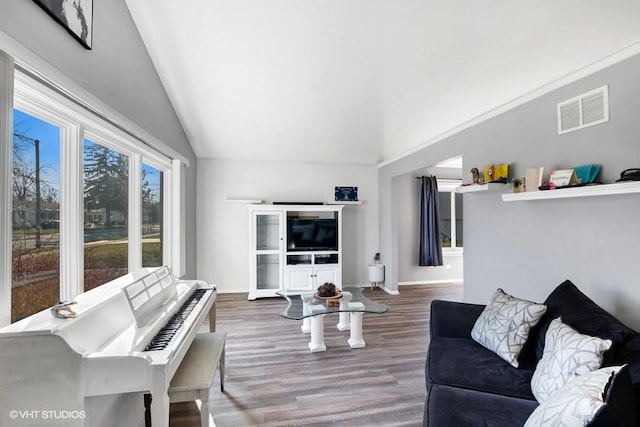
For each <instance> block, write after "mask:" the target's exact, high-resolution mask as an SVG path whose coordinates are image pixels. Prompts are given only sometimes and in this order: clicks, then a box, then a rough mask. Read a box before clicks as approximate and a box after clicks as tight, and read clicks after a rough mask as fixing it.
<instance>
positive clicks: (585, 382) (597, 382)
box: [524, 366, 622, 427]
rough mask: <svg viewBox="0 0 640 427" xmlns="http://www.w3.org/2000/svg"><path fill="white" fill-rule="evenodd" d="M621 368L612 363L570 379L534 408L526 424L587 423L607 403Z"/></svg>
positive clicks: (568, 424) (527, 425) (535, 425)
mask: <svg viewBox="0 0 640 427" xmlns="http://www.w3.org/2000/svg"><path fill="white" fill-rule="evenodd" d="M621 368H622V366H610V367H607V368H602V369H598V370H597V371H592V372H589V373H588V374H585V375H582V376H579V377H576V378H573V379H570V380H569V382H567V383H566V384H565V385H564V386H562V387H561V388H559V389H558V390H556V391H555V392H553V393H552V394H551V395H550V396H549V398H548V399H547V400H545V401H544V403H542V404H541V405H540V406H538V407H537V408H536V409H535V411H533V413H532V414H531V415H530V416H529V419H527V422H526V423H525V425H524V427H543V426H549V427H551V426H585V425H587V423H589V422H591V421H592V420H593V418H594V417H595V416H596V414H597V413H598V411H599V410H600V408H601V407H602V406H603V405H604V404H605V395H606V396H607V398H608V397H609V394H610V387H611V383H612V379H613V378H612V377H613V376H614V375H616V374H617V373H618V371H620V369H621ZM607 388H609V392H606V390H607ZM605 424H606V423H605Z"/></svg>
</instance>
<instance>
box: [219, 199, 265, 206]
mask: <svg viewBox="0 0 640 427" xmlns="http://www.w3.org/2000/svg"><path fill="white" fill-rule="evenodd" d="M224 202H225V203H232V204H240V205H259V204H260V203H262V200H258V199H229V198H227V199H224Z"/></svg>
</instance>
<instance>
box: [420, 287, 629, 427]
mask: <svg viewBox="0 0 640 427" xmlns="http://www.w3.org/2000/svg"><path fill="white" fill-rule="evenodd" d="M544 304H546V305H547V311H546V313H545V314H544V316H543V317H542V319H541V320H540V321H539V323H538V324H537V325H536V326H535V327H534V328H532V330H531V331H530V334H529V337H528V339H527V342H526V344H525V347H524V348H523V350H522V352H521V354H520V357H519V358H518V361H519V365H520V367H519V368H514V367H512V366H511V365H509V364H508V363H507V362H505V361H504V360H503V359H501V358H500V357H499V356H497V355H496V354H495V353H493V352H492V351H490V350H487V349H486V348H484V347H483V346H481V345H480V344H478V343H476V342H475V341H474V340H473V339H472V338H471V329H472V328H473V325H474V324H475V321H476V319H477V318H478V316H480V313H482V311H483V309H484V307H485V306H484V305H477V304H466V303H458V302H450V301H440V300H436V301H433V302H432V304H431V324H430V332H431V340H430V344H429V350H428V354H427V362H426V367H425V373H426V384H427V399H426V401H425V405H424V420H423V425H424V426H425V427H427V426H428V427H459V426H483V427H493V426H495V427H503V426H522V425H523V424H524V423H525V422H526V420H527V418H528V417H529V415H530V414H531V413H532V412H533V411H534V409H535V408H536V407H537V406H538V402H537V401H536V400H535V398H534V396H533V394H532V393H531V384H530V383H531V377H532V375H533V372H534V370H535V367H536V364H537V362H538V360H540V358H541V357H542V351H543V349H544V337H545V333H546V331H547V328H548V326H549V323H550V322H551V321H552V320H553V319H554V318H556V317H558V316H561V317H562V321H563V322H564V323H566V324H568V325H570V326H572V327H573V328H574V329H576V330H577V331H578V332H580V333H582V334H586V335H592V336H598V337H601V338H606V339H610V340H611V341H612V342H613V345H612V347H611V349H610V350H608V351H607V352H606V353H605V354H604V361H603V366H614V365H622V364H625V363H627V364H628V373H629V375H628V377H630V379H631V381H627V382H628V383H629V384H628V388H626V389H625V390H626V391H625V392H624V397H623V402H622V403H619V404H616V405H615V406H616V410H617V411H618V412H622V413H623V415H622V416H621V418H620V419H619V420H617V421H615V425H620V426H629V427H633V426H635V425H638V421H640V414H638V410H639V409H640V335H638V333H636V332H635V331H634V330H632V329H630V328H628V327H627V326H625V325H624V324H622V323H621V322H620V321H618V320H617V319H616V318H614V317H613V316H612V315H610V314H609V313H607V312H606V311H605V310H603V309H602V308H600V307H599V306H598V305H597V304H596V303H594V302H593V301H592V300H591V299H589V298H588V297H587V296H586V295H584V294H583V293H582V292H580V290H579V289H578V288H577V287H576V286H575V285H574V284H573V283H571V282H570V281H569V280H567V281H565V282H563V283H562V284H560V285H559V286H558V287H557V288H556V289H555V290H554V291H553V292H552V293H551V294H550V295H549V296H548V297H547V299H546V300H545V302H544ZM611 406H614V405H611ZM611 422H612V421H611V419H610V418H609V419H608V421H607V422H606V423H604V424H603V423H602V420H600V421H597V420H594V422H592V423H591V424H590V425H592V426H596V425H611Z"/></svg>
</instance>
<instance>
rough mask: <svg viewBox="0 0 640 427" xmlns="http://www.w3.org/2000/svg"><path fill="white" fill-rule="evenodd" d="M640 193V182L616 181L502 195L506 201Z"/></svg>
mask: <svg viewBox="0 0 640 427" xmlns="http://www.w3.org/2000/svg"><path fill="white" fill-rule="evenodd" d="M632 193H640V182H638V181H633V182H631V181H629V182H616V183H613V184H602V185H589V186H585V187H576V188H562V189H559V190H544V191H528V192H523V193H507V194H503V195H502V200H503V201H504V202H519V201H523V200H544V199H565V198H571V197H593V196H611V195H614V194H632Z"/></svg>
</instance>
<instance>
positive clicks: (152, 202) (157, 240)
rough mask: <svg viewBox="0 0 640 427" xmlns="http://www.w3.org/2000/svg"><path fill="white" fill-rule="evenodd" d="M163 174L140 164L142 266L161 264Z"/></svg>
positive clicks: (157, 265)
mask: <svg viewBox="0 0 640 427" xmlns="http://www.w3.org/2000/svg"><path fill="white" fill-rule="evenodd" d="M162 182H163V173H162V171H160V170H158V169H156V168H154V167H153V166H149V165H147V164H144V163H143V164H142V266H143V267H159V266H161V265H162V264H163V263H162V241H163V239H162V237H163V228H164V227H163V222H162V208H163V198H164V197H163V187H162Z"/></svg>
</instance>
